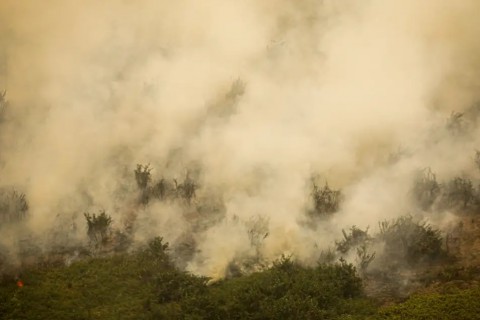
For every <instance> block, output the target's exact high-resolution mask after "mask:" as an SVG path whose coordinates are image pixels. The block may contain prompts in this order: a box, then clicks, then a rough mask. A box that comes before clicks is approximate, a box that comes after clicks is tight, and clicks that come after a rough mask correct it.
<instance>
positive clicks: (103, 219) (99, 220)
mask: <svg viewBox="0 0 480 320" xmlns="http://www.w3.org/2000/svg"><path fill="white" fill-rule="evenodd" d="M84 216H85V219H86V220H87V234H88V237H89V238H90V240H91V241H92V242H93V243H95V245H97V246H98V245H101V244H105V242H106V241H107V239H108V236H109V234H110V225H111V223H112V218H111V217H110V216H109V215H107V214H106V213H105V211H104V210H102V211H100V213H99V214H98V215H96V214H95V213H94V214H92V215H90V214H89V213H84Z"/></svg>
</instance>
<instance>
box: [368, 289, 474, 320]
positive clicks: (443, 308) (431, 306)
mask: <svg viewBox="0 0 480 320" xmlns="http://www.w3.org/2000/svg"><path fill="white" fill-rule="evenodd" d="M479 318H480V288H478V287H477V288H473V289H468V290H453V292H447V293H443V294H442V293H425V294H419V295H414V296H412V297H410V298H409V299H408V300H407V301H406V302H404V303H402V304H398V305H393V306H389V307H385V308H383V309H381V310H380V312H379V314H378V316H376V317H374V318H372V319H391V320H396V319H398V320H401V319H409V320H420V319H422V320H426V319H435V320H437V319H438V320H452V319H455V320H472V319H479Z"/></svg>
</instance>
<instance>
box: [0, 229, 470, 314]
mask: <svg viewBox="0 0 480 320" xmlns="http://www.w3.org/2000/svg"><path fill="white" fill-rule="evenodd" d="M167 252H168V248H167V245H165V244H164V243H163V242H162V240H161V239H159V238H157V239H155V240H154V241H152V242H150V244H149V246H148V247H146V248H143V249H139V250H137V251H135V252H132V253H129V254H127V253H124V254H118V255H113V256H110V257H103V258H90V259H86V260H82V261H77V262H74V263H72V264H71V265H69V266H56V267H49V268H41V267H37V268H30V269H28V270H25V271H24V272H23V274H21V275H20V277H21V280H22V281H23V282H24V286H23V287H18V285H17V284H16V282H15V280H16V279H15V278H14V277H4V278H3V280H2V283H1V286H0V318H2V319H477V318H478V317H479V315H480V288H479V287H478V285H475V284H474V285H472V286H470V287H469V288H466V289H459V288H450V287H448V286H447V285H441V286H440V288H441V289H438V290H435V291H431V292H427V293H422V294H417V295H413V296H411V297H410V298H409V299H407V300H406V301H405V302H403V303H400V304H394V305H389V306H386V307H380V305H379V303H378V302H376V301H375V300H373V299H371V298H367V297H366V296H365V294H364V287H363V283H362V280H361V279H360V278H359V277H358V276H357V274H356V271H355V268H354V267H353V266H351V265H349V264H346V263H345V262H340V263H338V264H333V265H332V264H330V265H318V266H316V267H314V268H306V267H302V266H299V265H297V264H296V263H294V262H293V261H291V260H290V259H289V258H282V259H281V260H279V261H277V262H275V263H274V264H273V265H272V266H271V267H270V268H267V269H265V270H263V271H261V272H255V273H252V274H249V275H243V276H239V277H235V278H230V279H226V280H222V281H219V282H216V283H211V284H208V279H207V278H203V277H198V276H194V275H191V274H188V273H185V272H181V271H179V270H177V269H176V268H175V267H174V266H173V265H172V264H171V262H170V259H169V256H168V254H167Z"/></svg>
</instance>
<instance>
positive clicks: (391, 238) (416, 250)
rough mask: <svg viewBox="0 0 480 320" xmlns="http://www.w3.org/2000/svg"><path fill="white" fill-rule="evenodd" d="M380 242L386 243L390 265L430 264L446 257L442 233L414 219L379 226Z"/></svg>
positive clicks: (385, 256)
mask: <svg viewBox="0 0 480 320" xmlns="http://www.w3.org/2000/svg"><path fill="white" fill-rule="evenodd" d="M379 226H380V233H379V235H378V237H377V238H378V240H381V241H383V242H384V243H385V251H384V253H383V256H384V259H385V260H386V261H387V262H388V263H390V264H403V263H404V262H407V263H408V264H410V265H414V264H418V263H422V262H430V261H433V260H435V259H438V258H441V257H443V256H444V251H443V249H442V237H441V235H440V232H439V231H438V230H436V229H434V228H433V227H432V226H430V225H429V224H427V223H425V222H415V221H414V220H413V218H412V217H410V216H407V217H401V218H398V219H397V220H394V221H390V222H389V221H383V222H381V223H380V224H379Z"/></svg>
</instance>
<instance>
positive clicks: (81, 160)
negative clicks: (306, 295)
mask: <svg viewBox="0 0 480 320" xmlns="http://www.w3.org/2000/svg"><path fill="white" fill-rule="evenodd" d="M479 9H480V4H479V3H478V1H474V0H471V1H470V0H461V1H436V0H429V1H423V2H421V3H420V2H418V1H410V0H409V1H384V0H370V1H353V0H341V1H333V0H331V1H320V0H301V1H293V0H283V1H273V0H266V1H254V0H243V1H233V0H205V1H193V0H180V1H162V0H159V1H154V0H139V1H127V0H123V1H122V0H109V1H102V2H98V1H93V0H92V1H90V0H86V1H81V2H78V1H60V0H48V1H13V0H12V1H10V0H3V1H2V2H1V4H0V58H1V59H2V61H0V73H1V74H0V81H1V82H0V88H4V89H6V90H7V97H8V100H9V101H10V109H9V112H8V117H7V119H5V121H4V122H3V123H1V124H0V125H1V136H0V139H1V140H0V147H1V150H0V160H1V167H0V183H1V185H2V186H4V187H9V186H15V187H16V188H19V189H21V190H23V191H24V192H25V193H26V194H27V196H28V200H29V204H30V210H29V214H30V217H29V220H28V226H29V228H28V232H29V233H33V234H35V235H38V236H41V235H42V234H45V233H48V232H49V230H51V229H52V226H53V225H55V223H56V221H58V220H59V219H65V220H62V221H69V222H68V223H70V224H73V225H75V224H78V225H83V223H84V221H83V216H82V213H83V212H85V211H89V210H97V209H99V208H103V209H105V210H107V212H108V213H109V214H110V215H111V216H112V217H113V219H114V222H115V223H116V224H117V227H118V228H121V226H122V224H123V223H125V221H128V220H129V219H132V218H131V217H132V215H133V216H135V217H136V218H135V219H136V220H135V227H134V229H135V239H137V240H139V241H140V240H144V239H147V238H149V237H151V236H153V235H163V236H165V237H166V239H167V240H168V241H170V242H172V243H176V242H179V241H182V239H184V238H185V237H187V236H190V237H191V238H193V240H192V241H194V242H195V243H196V250H197V251H196V253H195V254H194V256H193V257H191V259H190V260H189V261H188V264H187V268H188V269H189V270H191V271H193V272H198V273H202V274H207V275H210V276H213V277H217V276H222V275H224V274H225V270H226V269H227V267H228V265H229V263H231V262H232V261H233V260H235V259H241V258H242V257H249V256H253V255H255V254H256V251H255V250H256V249H255V248H254V247H255V246H254V245H252V242H254V241H252V239H251V238H252V237H251V236H250V238H249V230H250V229H249V221H252V219H257V218H258V217H263V218H262V219H264V220H265V221H268V236H265V238H264V239H263V240H262V245H261V248H259V249H258V250H260V251H261V255H262V257H265V258H266V259H272V258H275V257H278V256H279V255H280V254H282V253H292V254H294V255H295V256H296V257H297V258H298V259H300V260H301V261H304V262H307V263H308V262H313V261H315V259H317V256H318V253H319V250H320V249H321V248H325V247H327V246H328V245H329V244H330V243H331V241H332V239H334V238H335V237H337V236H338V232H339V231H340V230H341V229H342V228H345V227H348V226H349V225H353V224H355V225H358V226H361V227H366V226H372V227H375V225H376V224H377V222H378V221H379V220H381V219H385V218H391V217H395V216H398V215H402V214H405V213H408V211H409V210H410V204H409V202H408V201H406V200H405V199H407V198H408V197H407V195H408V192H409V189H410V187H411V183H412V179H413V176H414V174H415V172H416V170H418V169H421V168H424V167H427V166H431V167H432V168H433V169H434V170H435V171H436V172H437V173H438V174H439V175H442V176H445V177H450V176H454V175H455V174H457V173H458V172H462V171H465V172H468V171H471V170H472V169H473V167H472V165H471V163H470V162H469V160H470V159H469V155H470V154H471V153H472V152H473V150H474V149H475V146H476V145H478V144H477V143H478V139H477V138H475V137H472V138H471V139H467V140H465V141H462V143H458V141H452V140H451V139H450V138H448V137H446V134H445V133H444V132H443V131H441V130H443V129H440V128H442V125H443V123H444V121H445V118H446V117H447V116H448V115H449V114H450V112H451V111H452V110H462V109H464V108H466V107H468V106H469V105H470V104H471V103H473V102H475V101H476V99H478V96H477V92H478V86H479V84H480V83H479V79H480V78H479V77H478V67H479V65H480V58H479V57H480V42H479V41H478V39H480V23H478V19H477V17H476V16H475V12H478V10H479ZM232 84H233V85H232ZM232 88H233V89H232ZM232 90H233V91H235V90H237V91H239V93H238V95H237V96H235V97H233V96H232V95H230V96H229V92H230V93H232ZM399 150H404V152H403V153H402V155H401V156H400V157H399V158H398V159H397V160H396V161H391V155H392V154H395V153H397V152H398V151H399ZM137 163H151V164H152V167H154V168H155V170H154V171H152V174H153V176H154V178H160V177H162V176H164V177H167V178H181V177H183V176H184V175H185V171H184V170H186V169H189V170H191V169H192V168H194V169H195V170H196V171H198V174H197V177H196V178H197V179H199V183H200V185H201V188H200V189H199V190H198V194H197V196H198V197H200V198H201V197H208V196H209V195H211V194H215V195H216V196H217V197H220V198H221V199H222V201H223V203H224V206H225V210H226V214H225V217H223V218H222V219H220V220H219V221H213V220H214V219H213V220H212V221H211V223H212V225H211V226H210V227H208V228H203V229H201V231H199V232H197V233H195V232H194V228H193V227H192V226H191V223H190V220H191V219H193V218H192V216H194V215H195V214H194V213H191V214H188V213H186V214H185V212H183V211H184V208H180V207H178V206H176V205H168V204H162V203H155V204H153V205H151V206H149V207H148V208H139V207H138V206H136V205H135V186H134V180H133V169H134V168H135V165H136V164H137ZM317 174H318V175H320V178H321V180H322V181H325V180H328V182H329V184H330V185H331V186H333V187H335V188H342V190H343V192H344V195H345V201H344V202H343V204H342V207H341V209H340V212H339V213H337V214H336V215H335V216H334V217H333V218H332V220H331V221H329V222H324V223H323V224H321V225H319V226H317V227H315V228H313V227H311V226H310V227H307V226H306V223H305V221H306V216H305V211H306V210H307V209H308V207H309V206H311V204H310V203H309V197H308V195H309V187H310V186H309V179H310V177H311V176H312V175H317ZM195 219H196V220H202V219H207V218H198V217H196V218H195ZM207 220H208V219H207ZM62 223H65V224H66V225H68V223H67V222H62ZM63 228H64V229H67V230H66V232H73V231H72V230H70V229H69V228H67V227H66V226H63ZM76 232H78V235H77V236H78V237H80V238H81V236H83V235H84V232H85V230H84V229H82V228H78V229H77V231H76ZM190 233H192V234H193V235H191V234H190ZM189 234H190V235H189ZM3 235H4V233H2V235H1V236H0V238H1V240H2V242H3V243H4V244H7V243H10V242H11V240H9V239H11V236H9V237H8V239H7V237H6V236H3Z"/></svg>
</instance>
